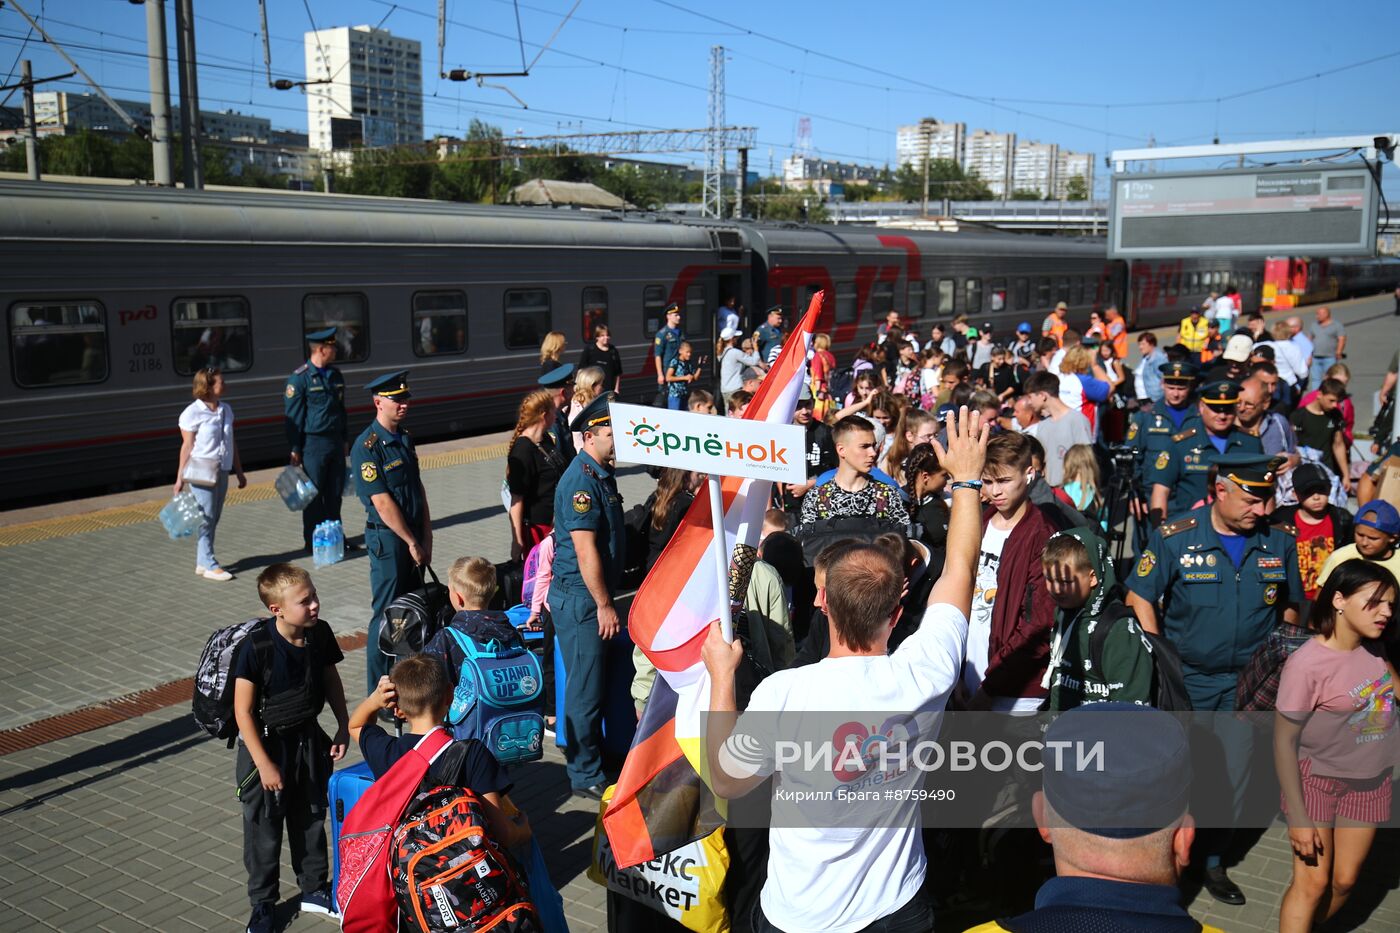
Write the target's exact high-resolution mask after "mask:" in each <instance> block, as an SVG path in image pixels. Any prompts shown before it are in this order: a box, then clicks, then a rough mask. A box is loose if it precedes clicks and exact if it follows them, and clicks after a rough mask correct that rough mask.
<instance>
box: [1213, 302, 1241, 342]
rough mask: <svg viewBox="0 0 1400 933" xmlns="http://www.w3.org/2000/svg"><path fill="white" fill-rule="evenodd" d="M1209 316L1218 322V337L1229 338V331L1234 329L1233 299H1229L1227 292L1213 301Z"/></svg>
mask: <svg viewBox="0 0 1400 933" xmlns="http://www.w3.org/2000/svg"><path fill="white" fill-rule="evenodd" d="M1210 314H1211V317H1213V318H1215V319H1216V320H1217V321H1219V322H1220V335H1221V336H1222V337H1228V336H1230V331H1231V330H1233V329H1234V327H1235V299H1234V298H1233V297H1231V295H1230V291H1229V290H1226V292H1225V294H1223V295H1220V296H1219V297H1217V298H1216V299H1215V301H1214V302H1213V303H1212V305H1211V309H1210Z"/></svg>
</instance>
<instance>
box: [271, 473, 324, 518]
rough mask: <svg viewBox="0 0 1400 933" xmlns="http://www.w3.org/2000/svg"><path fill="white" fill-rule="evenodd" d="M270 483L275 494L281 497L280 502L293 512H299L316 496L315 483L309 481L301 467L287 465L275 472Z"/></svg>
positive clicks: (309, 478)
mask: <svg viewBox="0 0 1400 933" xmlns="http://www.w3.org/2000/svg"><path fill="white" fill-rule="evenodd" d="M272 485H273V487H274V488H275V489H276V490H277V495H279V496H281V497H282V502H283V503H284V504H285V505H286V506H287V508H289V509H291V510H292V511H293V512H300V511H301V510H302V509H304V508H306V507H307V506H308V505H310V504H311V500H312V499H315V498H316V484H315V483H313V482H311V477H309V476H307V475H306V471H305V470H303V469H302V468H301V467H297V466H287V467H286V468H285V469H283V470H282V472H281V473H278V474H277V479H276V481H275V482H274V483H273V484H272Z"/></svg>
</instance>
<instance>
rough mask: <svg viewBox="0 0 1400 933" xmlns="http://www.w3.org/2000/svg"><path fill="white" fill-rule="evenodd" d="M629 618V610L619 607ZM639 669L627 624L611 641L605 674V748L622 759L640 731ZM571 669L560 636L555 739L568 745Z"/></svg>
mask: <svg viewBox="0 0 1400 933" xmlns="http://www.w3.org/2000/svg"><path fill="white" fill-rule="evenodd" d="M619 611H620V613H621V614H622V615H623V618H626V613H625V610H621V609H620V610H619ZM634 674H636V669H635V668H634V667H633V666H632V639H631V638H629V637H628V635H627V626H626V625H624V626H623V627H622V631H620V632H618V633H617V635H615V636H613V638H612V639H610V640H609V641H608V644H607V673H606V674H605V675H604V677H605V683H606V684H607V687H606V688H605V693H604V695H603V751H604V753H605V754H607V755H609V756H612V757H616V758H618V759H622V758H625V757H626V756H627V751H628V749H630V748H631V747H632V737H633V736H634V735H635V734H636V732H637V708H636V706H635V705H634V704H633V702H632V677H633V675H634ZM568 680H569V673H568V671H567V670H565V669H564V653H563V650H562V649H561V648H560V646H559V639H558V638H555V639H554V706H555V710H554V712H555V718H556V720H557V724H556V726H555V729H554V743H555V744H556V745H558V746H559V747H560V748H567V747H568V744H569V741H568V734H567V733H568V730H567V729H565V728H564V698H565V696H566V695H567V692H566V691H567V686H568Z"/></svg>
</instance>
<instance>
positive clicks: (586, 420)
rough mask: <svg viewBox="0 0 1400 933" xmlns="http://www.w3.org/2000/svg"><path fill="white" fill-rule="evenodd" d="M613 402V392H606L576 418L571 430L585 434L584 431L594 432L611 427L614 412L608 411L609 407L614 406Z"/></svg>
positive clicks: (571, 423) (570, 423) (570, 426)
mask: <svg viewBox="0 0 1400 933" xmlns="http://www.w3.org/2000/svg"><path fill="white" fill-rule="evenodd" d="M612 400H613V394H612V393H611V392H604V393H603V394H602V395H599V396H598V397H597V398H595V399H594V400H593V401H591V402H589V403H588V405H587V406H586V407H585V408H584V409H583V411H581V412H579V413H578V414H577V415H575V416H574V420H573V421H570V422H569V430H570V431H578V432H579V433H583V432H584V431H594V430H597V429H598V428H606V427H611V426H612V412H611V411H610V410H609V409H608V406H609V405H610V404H612Z"/></svg>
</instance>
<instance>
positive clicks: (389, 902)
mask: <svg viewBox="0 0 1400 933" xmlns="http://www.w3.org/2000/svg"><path fill="white" fill-rule="evenodd" d="M451 747H452V737H451V736H450V735H448V733H447V730H446V729H434V730H433V731H432V732H429V733H428V734H427V735H425V736H423V738H421V739H419V740H418V744H417V745H415V746H413V749H412V751H410V752H409V753H408V754H407V755H404V756H403V757H402V758H400V759H399V760H398V761H396V762H394V765H393V767H391V768H390V769H389V770H388V771H386V772H384V774H383V776H381V777H380V778H379V779H378V780H376V781H375V782H374V783H373V784H371V785H370V786H369V789H368V790H366V791H365V793H364V795H363V796H362V797H360V799H359V800H358V801H357V802H356V803H355V805H354V806H353V807H351V808H350V812H349V814H347V815H346V817H345V821H344V822H343V823H342V824H341V830H340V841H339V843H338V845H337V851H338V855H339V860H338V863H339V865H340V876H339V881H338V883H337V885H336V890H335V900H336V903H337V904H339V905H340V928H341V930H343V931H346V933H397V931H398V929H399V918H398V913H399V905H398V902H397V900H396V899H395V897H394V886H393V884H391V883H390V877H389V871H388V868H389V857H390V848H389V846H390V842H391V841H392V840H393V835H394V830H395V827H397V825H398V823H399V819H400V817H402V816H403V814H404V811H405V810H406V809H407V808H408V804H409V802H410V801H411V800H412V799H413V797H414V795H415V794H417V793H418V792H419V790H420V789H421V784H422V781H423V776H424V775H426V774H427V773H428V768H429V766H430V765H431V764H432V763H433V762H434V761H435V760H436V759H437V758H438V756H440V755H441V754H442V753H443V752H444V751H446V750H447V749H448V748H451Z"/></svg>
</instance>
